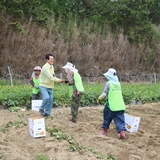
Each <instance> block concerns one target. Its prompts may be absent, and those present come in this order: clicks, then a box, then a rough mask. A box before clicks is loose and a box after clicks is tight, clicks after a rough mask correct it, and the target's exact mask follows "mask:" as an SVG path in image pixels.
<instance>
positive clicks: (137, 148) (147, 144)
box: [0, 103, 160, 160]
mask: <svg viewBox="0 0 160 160" xmlns="http://www.w3.org/2000/svg"><path fill="white" fill-rule="evenodd" d="M102 108H103V107H102V106H98V107H84V108H80V109H79V116H78V117H79V118H78V121H77V123H72V122H70V121H69V120H68V119H69V117H70V108H63V109H62V108H59V109H58V108H56V109H55V108H53V110H52V114H51V117H49V118H45V124H46V127H49V128H57V127H60V128H61V130H62V132H63V133H65V134H67V135H69V136H72V137H73V138H74V139H75V140H76V141H77V142H78V144H79V145H80V146H82V147H84V148H91V149H92V150H96V151H99V152H100V153H102V154H104V155H106V156H107V155H112V156H114V157H115V158H116V159H117V160H151V159H152V160H160V154H159V151H160V134H159V132H160V104H158V103H157V104H145V105H136V106H127V111H128V112H129V113H131V114H133V115H136V116H139V117H141V121H140V126H139V130H138V132H135V133H129V132H127V133H126V134H127V138H126V139H125V140H120V139H119V138H118V133H117V132H116V129H115V125H114V123H111V126H110V129H109V134H108V136H103V135H101V134H99V133H100V131H101V124H102V121H103V119H102V112H101V111H102ZM38 116H39V117H41V116H40V114H39V113H38V112H36V111H32V110H29V111H23V110H21V111H18V112H9V111H8V110H1V111H0V117H1V121H0V123H1V124H0V137H1V138H0V159H3V160H36V155H37V154H40V153H44V154H45V155H47V156H48V157H49V159H50V160H96V159H98V158H97V156H96V155H95V154H93V153H92V152H89V151H87V150H85V149H83V150H81V151H80V152H78V151H74V152H73V151H70V150H68V149H69V143H68V141H66V140H64V139H63V140H57V139H56V138H55V137H51V136H50V134H49V133H48V132H46V136H45V137H44V138H33V137H31V136H30V135H29V125H28V118H31V117H38ZM20 120H23V121H24V122H26V125H23V126H22V127H20V128H17V127H16V126H12V125H11V126H10V127H9V128H8V130H7V131H6V133H3V132H2V128H4V127H5V126H6V124H7V123H8V122H9V121H12V122H15V121H20Z"/></svg>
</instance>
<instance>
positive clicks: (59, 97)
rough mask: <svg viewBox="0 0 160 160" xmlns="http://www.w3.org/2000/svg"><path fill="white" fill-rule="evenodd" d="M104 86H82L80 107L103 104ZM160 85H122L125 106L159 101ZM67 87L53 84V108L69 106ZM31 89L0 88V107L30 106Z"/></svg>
mask: <svg viewBox="0 0 160 160" xmlns="http://www.w3.org/2000/svg"><path fill="white" fill-rule="evenodd" d="M103 87H104V84H87V83H85V84H84V88H85V92H84V94H83V96H82V99H81V106H90V105H99V104H102V105H103V104H104V103H105V99H104V100H102V101H98V96H99V95H100V94H101V93H102V92H103ZM159 88H160V83H157V84H122V93H123V98H124V101H125V104H126V105H127V104H130V103H131V102H132V101H136V102H137V103H151V102H158V101H160V90H159ZM68 93H69V87H68V86H67V85H66V84H55V88H54V106H63V107H66V106H69V105H70V100H71V98H70V97H69V94H68ZM31 94H32V88H31V86H30V85H17V86H0V105H3V106H6V107H21V106H24V105H29V106H30V105H31Z"/></svg>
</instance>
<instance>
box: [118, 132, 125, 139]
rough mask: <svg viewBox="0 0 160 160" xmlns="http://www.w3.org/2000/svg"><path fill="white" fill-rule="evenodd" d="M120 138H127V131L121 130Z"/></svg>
mask: <svg viewBox="0 0 160 160" xmlns="http://www.w3.org/2000/svg"><path fill="white" fill-rule="evenodd" d="M119 138H120V139H125V138H126V134H125V131H120V133H119Z"/></svg>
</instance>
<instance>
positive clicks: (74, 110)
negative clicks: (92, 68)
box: [71, 94, 82, 121]
mask: <svg viewBox="0 0 160 160" xmlns="http://www.w3.org/2000/svg"><path fill="white" fill-rule="evenodd" d="M81 97H82V94H79V95H76V96H75V97H72V100H71V114H72V120H73V121H76V120H77V115H78V109H79V106H80V100H81Z"/></svg>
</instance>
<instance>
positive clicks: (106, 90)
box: [98, 82, 109, 100]
mask: <svg viewBox="0 0 160 160" xmlns="http://www.w3.org/2000/svg"><path fill="white" fill-rule="evenodd" d="M108 91H109V83H108V82H107V83H106V84H105V87H104V90H103V93H102V94H101V95H100V96H99V97H98V99H99V100H102V99H103V98H104V97H106V95H107V93H108Z"/></svg>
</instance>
